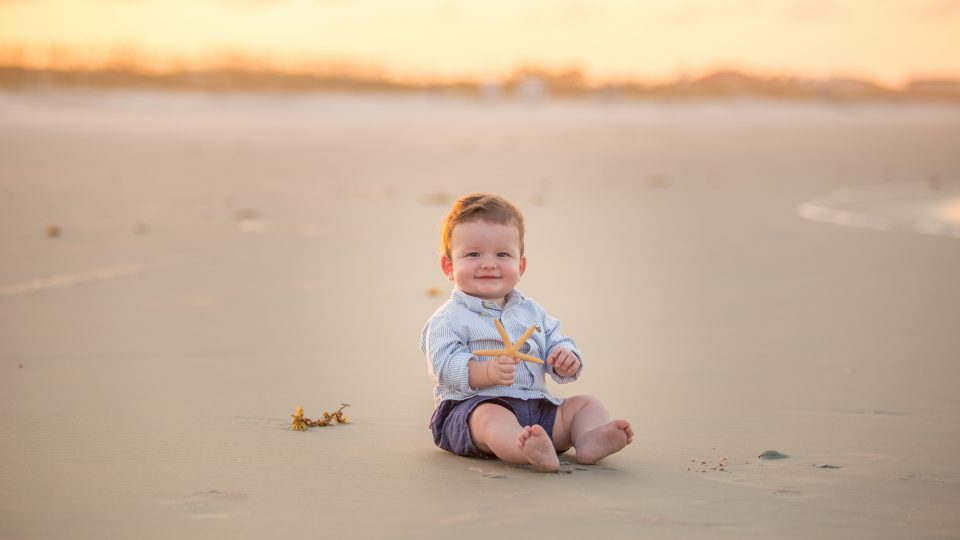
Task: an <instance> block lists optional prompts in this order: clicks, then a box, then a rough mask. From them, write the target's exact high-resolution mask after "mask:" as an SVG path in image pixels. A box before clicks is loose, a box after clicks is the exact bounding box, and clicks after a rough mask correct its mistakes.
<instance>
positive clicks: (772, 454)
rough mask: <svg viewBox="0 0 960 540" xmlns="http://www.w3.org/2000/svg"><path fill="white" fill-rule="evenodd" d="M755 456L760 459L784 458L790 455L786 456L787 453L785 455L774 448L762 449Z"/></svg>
mask: <svg viewBox="0 0 960 540" xmlns="http://www.w3.org/2000/svg"><path fill="white" fill-rule="evenodd" d="M757 457H758V458H760V459H784V458H788V457H790V456H788V455H786V454H781V453H780V452H777V451H776V450H764V451H763V452H760V455H759V456H757Z"/></svg>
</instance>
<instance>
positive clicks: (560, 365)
mask: <svg viewBox="0 0 960 540" xmlns="http://www.w3.org/2000/svg"><path fill="white" fill-rule="evenodd" d="M547 363H548V364H550V365H551V366H553V371H554V373H556V374H557V375H559V376H561V377H572V376H574V375H576V373H577V370H578V369H580V359H579V358H577V355H575V354H573V353H572V352H570V351H568V350H567V349H564V348H562V347H558V348H556V349H554V350H553V352H552V353H550V356H549V357H548V358H547Z"/></svg>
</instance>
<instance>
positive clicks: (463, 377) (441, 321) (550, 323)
mask: <svg viewBox="0 0 960 540" xmlns="http://www.w3.org/2000/svg"><path fill="white" fill-rule="evenodd" d="M495 318H496V319H500V323H501V324H503V327H504V328H505V329H506V330H507V333H508V334H509V335H510V339H512V340H516V339H518V338H519V337H520V336H522V335H523V333H524V332H525V331H526V330H527V328H529V327H530V325H532V324H535V325H537V326H539V327H540V331H538V332H534V333H533V335H531V336H530V338H529V339H527V341H526V342H525V343H524V344H523V346H521V347H520V351H521V352H523V353H526V354H529V355H531V356H536V357H538V358H542V359H544V360H546V358H547V357H548V356H549V355H550V352H551V351H552V350H553V349H554V348H556V347H563V348H565V349H568V350H570V351H572V352H573V353H574V354H576V355H577V357H578V358H580V359H581V365H580V369H579V370H577V372H576V373H575V374H574V375H573V376H572V377H561V376H559V375H557V374H556V373H554V371H553V366H549V365H547V364H546V363H544V364H542V365H541V364H535V363H532V362H520V363H519V364H517V372H516V375H515V376H514V379H513V385H511V386H489V387H485V388H471V387H470V382H469V372H468V370H467V363H468V362H469V361H470V360H471V359H474V360H480V361H490V360H492V358H491V357H479V358H478V357H475V356H473V354H472V352H471V351H477V350H482V349H501V348H503V341H502V340H501V338H500V334H499V333H497V329H496V327H495V326H494V324H493V319H495ZM420 350H421V351H423V352H424V354H426V355H427V369H428V371H429V372H430V375H432V376H433V378H434V379H435V380H436V381H437V385H436V386H435V387H434V389H433V399H434V401H435V402H436V404H437V405H439V404H440V402H441V401H444V400H448V399H455V400H462V399H467V398H469V397H473V396H497V397H515V398H521V399H536V398H544V399H547V400H550V401H551V402H552V403H555V404H557V405H559V404H561V403H563V399H561V398H558V397H556V396H554V395H553V394H551V393H550V391H549V390H547V387H546V377H545V375H548V374H549V375H550V377H551V378H553V380H554V381H556V382H558V383H560V384H564V383H568V382H572V381H575V380H577V379H578V378H579V377H580V372H581V371H583V361H582V360H583V355H582V354H580V350H579V349H577V344H576V343H574V341H573V339H571V338H568V337H564V335H563V334H562V333H561V332H560V321H558V320H557V319H554V318H553V317H551V316H549V315H547V314H546V312H545V311H544V310H543V308H542V307H540V305H539V304H537V303H536V302H534V301H533V300H531V299H529V298H525V297H524V296H523V294H521V293H520V291H518V290H516V289H513V290H512V291H510V292H509V293H508V294H507V297H506V302H505V304H504V306H503V309H501V308H500V307H499V306H497V304H496V302H492V301H489V300H483V299H481V298H477V297H475V296H470V295H469V294H467V293H465V292H463V291H461V290H460V289H457V288H454V289H453V292H452V293H451V294H450V299H449V300H447V301H446V302H445V303H444V304H443V305H442V306H440V309H438V310H437V311H436V313H434V314H433V316H431V317H430V320H428V321H427V324H426V326H424V328H423V334H422V335H421V336H420Z"/></svg>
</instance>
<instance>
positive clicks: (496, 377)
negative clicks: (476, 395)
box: [487, 356, 520, 386]
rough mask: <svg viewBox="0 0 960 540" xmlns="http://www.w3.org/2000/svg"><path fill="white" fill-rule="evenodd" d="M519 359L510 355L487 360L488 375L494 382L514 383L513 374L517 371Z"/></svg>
mask: <svg viewBox="0 0 960 540" xmlns="http://www.w3.org/2000/svg"><path fill="white" fill-rule="evenodd" d="M518 363H520V360H519V359H516V358H510V357H509V356H498V357H496V358H494V359H493V360H488V361H487V377H488V378H489V379H490V382H491V383H493V384H499V385H502V386H510V385H511V384H513V376H514V375H515V374H516V372H517V364H518Z"/></svg>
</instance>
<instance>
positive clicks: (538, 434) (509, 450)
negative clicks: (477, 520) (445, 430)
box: [469, 403, 560, 472]
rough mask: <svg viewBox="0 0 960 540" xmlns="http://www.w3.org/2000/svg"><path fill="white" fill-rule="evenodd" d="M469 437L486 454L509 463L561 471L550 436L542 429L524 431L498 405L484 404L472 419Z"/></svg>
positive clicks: (515, 419)
mask: <svg viewBox="0 0 960 540" xmlns="http://www.w3.org/2000/svg"><path fill="white" fill-rule="evenodd" d="M469 425H470V437H471V438H472V439H473V444H475V445H477V448H479V449H480V450H482V451H484V452H489V453H491V454H494V455H495V456H497V457H498V458H500V459H502V460H503V461H506V462H508V463H516V464H520V465H526V464H530V465H533V466H534V467H536V468H537V469H539V470H541V471H544V472H552V471H556V470H557V469H559V468H560V460H559V459H558V458H557V452H556V451H555V450H554V449H553V443H552V442H551V441H550V437H548V436H547V432H546V431H544V430H543V428H542V427H540V426H532V427H521V426H520V424H519V422H517V417H516V416H514V414H513V412H512V411H510V410H508V409H507V408H505V407H501V406H500V405H497V404H495V403H483V404H481V405H479V406H477V408H476V409H474V411H473V413H472V414H471V415H470V420H469Z"/></svg>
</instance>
